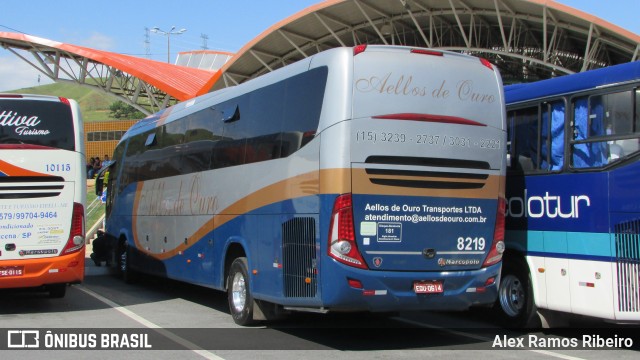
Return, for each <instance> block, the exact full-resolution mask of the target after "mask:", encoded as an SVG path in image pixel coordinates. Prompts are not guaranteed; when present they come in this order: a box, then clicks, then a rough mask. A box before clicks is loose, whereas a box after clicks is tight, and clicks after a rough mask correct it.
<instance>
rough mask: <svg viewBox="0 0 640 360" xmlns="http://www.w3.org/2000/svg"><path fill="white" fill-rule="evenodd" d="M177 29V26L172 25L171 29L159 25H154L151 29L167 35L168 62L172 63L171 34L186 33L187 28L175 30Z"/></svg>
mask: <svg viewBox="0 0 640 360" xmlns="http://www.w3.org/2000/svg"><path fill="white" fill-rule="evenodd" d="M175 29H176V27H175V26H172V27H171V30H169V31H164V30H161V29H160V28H159V27H157V26H154V27H153V28H152V29H151V32H153V33H156V34H160V35H166V36H167V62H168V63H171V59H170V57H171V35H180V34H182V33H184V32H185V31H187V29H180V30H178V31H174V30H175Z"/></svg>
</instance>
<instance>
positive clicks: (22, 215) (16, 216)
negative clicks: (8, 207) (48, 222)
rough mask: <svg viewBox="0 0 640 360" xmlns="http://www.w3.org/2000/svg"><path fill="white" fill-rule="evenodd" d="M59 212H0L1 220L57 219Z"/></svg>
mask: <svg viewBox="0 0 640 360" xmlns="http://www.w3.org/2000/svg"><path fill="white" fill-rule="evenodd" d="M57 217H58V212H57V211H27V212H16V213H10V212H0V220H25V219H55V218H57Z"/></svg>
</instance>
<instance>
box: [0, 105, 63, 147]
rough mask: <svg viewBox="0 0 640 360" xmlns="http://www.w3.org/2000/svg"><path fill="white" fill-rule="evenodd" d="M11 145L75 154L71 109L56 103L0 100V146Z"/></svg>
mask: <svg viewBox="0 0 640 360" xmlns="http://www.w3.org/2000/svg"><path fill="white" fill-rule="evenodd" d="M11 144H28V145H39V146H46V147H51V148H58V149H64V150H71V151H73V150H75V139H74V135H73V116H72V113H71V108H70V107H69V105H67V104H64V103H61V102H55V101H32V100H17V99H10V100H8V99H7V100H0V145H11Z"/></svg>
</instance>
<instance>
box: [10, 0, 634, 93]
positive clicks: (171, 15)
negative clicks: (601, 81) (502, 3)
mask: <svg viewBox="0 0 640 360" xmlns="http://www.w3.org/2000/svg"><path fill="white" fill-rule="evenodd" d="M389 1H392V0H389ZM320 2H321V0H268V1H267V0H231V1H223V0H179V1H166V0H153V1H150V0H108V1H103V2H98V3H94V2H89V1H86V0H65V1H51V0H2V11H1V12H0V31H3V32H4V31H6V32H18V33H26V34H30V35H35V36H39V37H42V38H45V39H49V40H55V41H59V42H63V43H69V44H74V45H80V46H86V47H90V48H95V49H100V50H106V51H111V52H116V53H121V54H127V55H133V56H140V57H148V58H150V59H153V60H158V61H166V60H167V37H166V36H164V35H159V34H156V33H152V32H149V36H148V43H145V40H147V38H146V37H145V34H146V31H145V28H147V29H152V28H154V27H158V28H160V29H161V30H164V31H169V30H170V29H171V28H172V27H173V26H175V29H176V30H179V29H183V28H184V29H186V31H185V32H184V33H182V34H180V35H172V36H171V39H170V40H171V56H170V59H171V62H174V61H175V58H176V56H177V53H178V52H182V51H190V50H200V49H203V48H205V46H206V48H208V49H210V50H222V51H229V52H237V51H238V50H239V49H240V48H242V47H243V46H244V45H245V44H246V43H247V42H249V41H250V40H252V39H253V38H255V37H256V36H258V35H259V34H261V33H262V32H264V31H265V30H267V29H268V28H269V27H270V26H272V25H273V24H275V23H277V22H279V21H281V20H284V19H286V18H287V17H289V16H291V15H294V14H296V13H297V12H299V11H301V10H303V9H305V8H307V7H309V6H311V5H315V4H317V3H320ZM557 2H559V3H561V4H565V5H568V6H571V7H574V8H576V9H579V10H582V11H584V12H586V13H589V14H592V15H595V16H598V17H600V18H602V19H604V20H606V21H609V22H611V23H613V24H615V25H617V26H620V27H622V28H624V29H626V30H629V31H631V32H633V33H635V34H640V21H638V20H637V14H638V12H639V11H640V1H639V0H610V1H606V0H557ZM94 4H95V5H94ZM204 37H207V39H204ZM147 44H148V48H149V51H148V54H149V55H147V49H146V47H147ZM38 74H39V72H38V71H37V70H35V69H33V68H32V67H31V66H30V65H28V64H27V63H26V62H24V61H23V60H21V59H19V58H18V57H17V56H15V55H14V54H12V53H11V52H9V51H8V50H5V49H2V48H0V91H6V90H14V89H20V88H24V87H29V86H36V85H38V84H47V83H51V82H52V81H51V80H50V79H48V78H46V77H45V76H41V77H40V83H39V82H38Z"/></svg>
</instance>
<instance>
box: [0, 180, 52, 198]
mask: <svg viewBox="0 0 640 360" xmlns="http://www.w3.org/2000/svg"><path fill="white" fill-rule="evenodd" d="M62 189H64V185H63V184H24V183H13V184H7V183H2V182H0V199H32V198H44V197H55V196H58V195H60V193H61V192H62Z"/></svg>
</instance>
